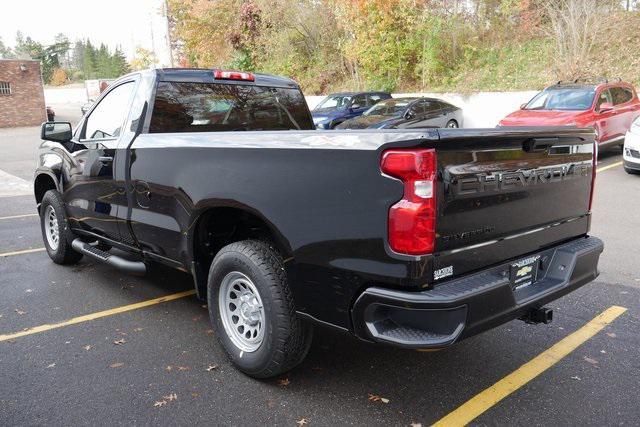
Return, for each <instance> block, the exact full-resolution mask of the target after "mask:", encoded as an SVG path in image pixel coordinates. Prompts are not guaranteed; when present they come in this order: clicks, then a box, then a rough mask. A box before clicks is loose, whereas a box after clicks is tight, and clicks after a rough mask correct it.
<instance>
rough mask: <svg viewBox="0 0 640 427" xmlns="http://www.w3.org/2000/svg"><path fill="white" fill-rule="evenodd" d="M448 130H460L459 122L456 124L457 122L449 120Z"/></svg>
mask: <svg viewBox="0 0 640 427" xmlns="http://www.w3.org/2000/svg"><path fill="white" fill-rule="evenodd" d="M447 128H449V129H457V128H458V122H456V121H455V120H449V121H448V122H447Z"/></svg>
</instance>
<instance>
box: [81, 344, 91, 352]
mask: <svg viewBox="0 0 640 427" xmlns="http://www.w3.org/2000/svg"><path fill="white" fill-rule="evenodd" d="M83 348H84V349H85V350H87V351H89V350H91V346H90V345H85V346H84V347H83Z"/></svg>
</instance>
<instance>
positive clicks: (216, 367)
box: [207, 365, 218, 372]
mask: <svg viewBox="0 0 640 427" xmlns="http://www.w3.org/2000/svg"><path fill="white" fill-rule="evenodd" d="M216 369H218V365H209V367H208V368H207V372H211V371H214V370H216Z"/></svg>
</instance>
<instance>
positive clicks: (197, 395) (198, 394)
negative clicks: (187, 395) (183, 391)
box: [191, 393, 200, 397]
mask: <svg viewBox="0 0 640 427" xmlns="http://www.w3.org/2000/svg"><path fill="white" fill-rule="evenodd" d="M191 397H200V393H191Z"/></svg>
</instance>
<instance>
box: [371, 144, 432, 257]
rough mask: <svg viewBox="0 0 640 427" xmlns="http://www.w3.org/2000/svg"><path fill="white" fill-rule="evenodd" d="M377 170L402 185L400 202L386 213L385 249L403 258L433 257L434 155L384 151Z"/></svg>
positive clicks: (423, 151)
mask: <svg viewBox="0 0 640 427" xmlns="http://www.w3.org/2000/svg"><path fill="white" fill-rule="evenodd" d="M380 169H381V170H382V172H383V173H385V174H387V175H389V176H392V177H394V178H398V179H400V180H402V182H403V183H404V195H403V198H402V200H400V201H399V202H397V203H396V204H394V205H393V206H391V208H390V209H389V226H388V228H389V236H388V238H389V246H391V249H393V251H395V252H398V253H401V254H407V255H427V254H431V253H433V249H434V246H435V237H436V152H435V150H433V149H403V150H400V149H399V150H387V151H385V152H383V153H382V160H381V162H380Z"/></svg>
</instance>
